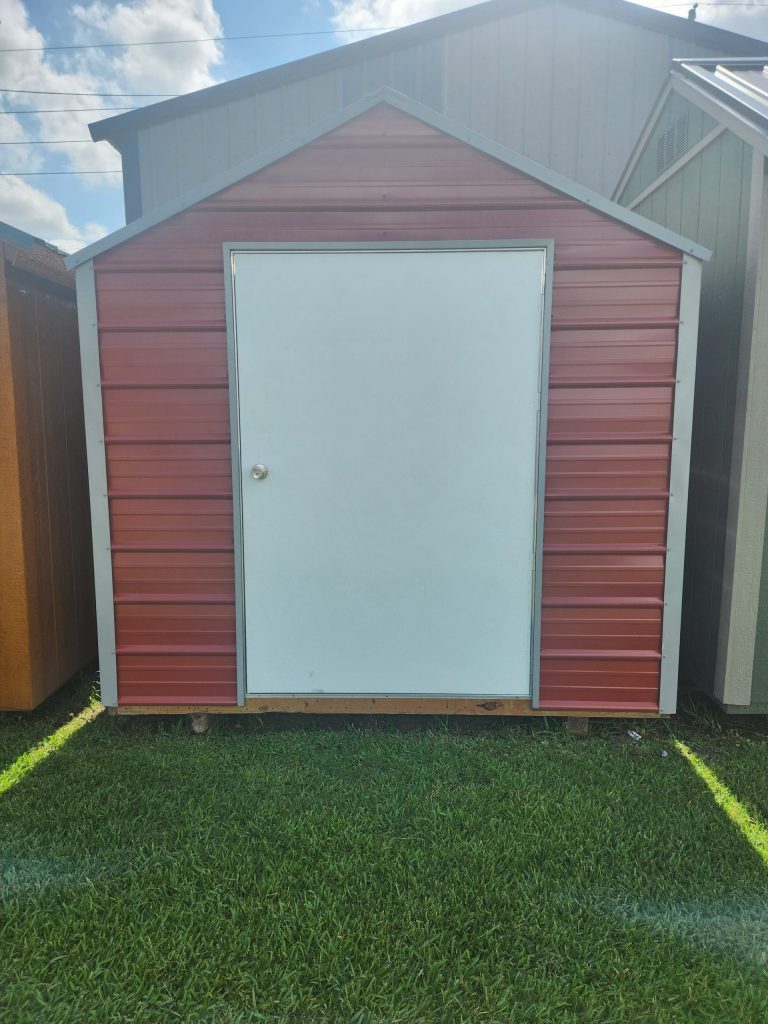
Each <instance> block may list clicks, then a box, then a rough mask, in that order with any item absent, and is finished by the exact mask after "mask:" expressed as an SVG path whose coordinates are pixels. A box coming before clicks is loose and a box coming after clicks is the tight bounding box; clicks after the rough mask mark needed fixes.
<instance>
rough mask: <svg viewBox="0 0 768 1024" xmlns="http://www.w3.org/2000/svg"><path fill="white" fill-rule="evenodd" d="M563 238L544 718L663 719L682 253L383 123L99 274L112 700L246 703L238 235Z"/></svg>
mask: <svg viewBox="0 0 768 1024" xmlns="http://www.w3.org/2000/svg"><path fill="white" fill-rule="evenodd" d="M462 238H466V239H477V238H488V239H493V238H553V239H554V240H555V278H554V292H553V323H552V347H551V375H550V391H549V403H550V405H549V422H548V459H547V480H546V501H545V510H544V512H545V529H544V551H545V556H544V576H543V591H544V596H543V610H542V652H541V653H542V661H541V704H542V706H543V707H545V708H553V709H554V708H605V709H616V710H625V711H631V710H652V709H656V708H657V707H658V691H659V672H660V660H661V622H662V609H663V586H664V560H665V543H666V537H665V534H666V514H667V494H668V480H669V461H670V446H671V424H672V411H673V399H674V367H675V353H676V341H677V318H678V304H679V290H680V272H681V263H682V259H681V255H680V253H679V252H677V251H676V250H673V249H670V248H669V247H667V246H665V245H663V244H661V243H659V242H657V241H655V240H653V239H651V238H648V237H646V236H644V235H642V234H640V233H638V232H636V231H634V230H633V229H631V228H629V227H627V226H626V225H623V224H620V223H617V222H615V221H612V220H611V219H610V218H608V217H606V216H604V215H602V214H600V213H597V212H596V211H595V210H593V209H591V208H590V207H589V206H587V205H582V204H580V203H578V202H576V201H574V200H572V199H570V198H568V197H566V196H563V195H562V194H560V193H557V192H555V191H553V190H552V189H550V188H548V187H547V186H544V185H542V184H540V183H539V182H537V181H534V180H532V179H530V178H527V177H525V176H524V175H522V174H520V173H518V172H516V171H513V170H512V169H510V168H509V167H507V166H505V165H503V164H501V163H498V162H497V161H495V160H493V159H492V158H490V157H487V156H485V155H483V154H481V153H479V152H477V151H475V150H473V149H472V148H470V147H469V146H466V145H464V144H462V143H460V142H457V141H456V140H454V139H452V138H449V137H448V136H445V135H443V134H441V133H439V132H437V131H435V130H434V129H432V128H430V127H428V126H426V125H424V124H423V123H421V122H419V121H417V120H415V119H413V118H409V117H407V116H406V115H405V114H402V113H399V112H396V111H394V110H392V109H391V108H388V107H380V108H376V109H375V110H373V111H370V112H369V113H367V114H365V115H363V116H361V117H360V118H358V119H356V120H355V121H353V122H350V123H349V124H348V125H345V126H344V127H342V128H339V129H337V130H336V131H335V132H333V133H331V134H330V135H328V136H326V137H325V138H323V139H321V140H318V141H317V142H314V143H311V144H310V145H308V146H306V147H304V149H302V150H299V151H298V152H296V153H294V154H292V155H291V156H289V157H287V158H285V159H283V160H281V161H279V162H278V163H276V164H273V165H272V166H270V167H268V168H266V169H265V170H263V171H261V172H260V173H258V174H256V175H252V176H251V177H249V178H247V179H244V180H243V181H241V182H239V183H238V184H236V185H234V186H232V187H230V188H229V189H227V190H226V191H224V192H221V193H219V194H218V195H216V196H214V197H212V198H209V199H206V200H205V201H204V202H202V203H199V204H198V205H197V206H194V207H192V208H191V209H189V210H187V211H185V212H184V213H182V214H179V215H178V216H176V217H174V218H173V219H171V220H169V221H167V222H166V223H164V224H162V225H160V226H159V227H157V228H154V229H152V230H151V231H148V232H146V233H145V234H143V235H140V236H139V237H137V238H135V239H133V240H131V241H129V242H126V243H125V244H123V245H122V246H119V247H118V248H116V249H114V250H112V251H111V252H109V253H106V254H104V255H103V256H100V257H98V258H97V260H96V278H97V296H98V310H99V324H100V346H101V359H102V371H103V382H104V391H103V394H104V412H105V424H106V428H105V429H106V433H107V438H106V440H107V459H108V475H109V490H110V498H109V500H110V513H111V524H112V539H113V546H114V551H113V570H114V579H115V594H116V597H115V601H116V624H117V643H118V686H119V700H120V702H121V703H122V704H150V703H158V704H160V703H162V704H164V703H190V702H206V703H222V704H227V703H234V701H235V699H236V696H235V658H234V652H235V647H234V590H233V539H232V520H231V516H232V502H231V481H230V461H229V459H230V449H229V418H228V404H227V403H228V399H227V389H226V377H227V370H226V331H225V323H224V292H223V267H222V254H221V245H222V243H223V242H225V241H252V242H258V241H264V242H302V241H306V242H324V241H328V242H331V241H355V240H359V241H392V240H403V241H412V240H449V239H450V240H455V239H462Z"/></svg>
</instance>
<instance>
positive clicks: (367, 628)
mask: <svg viewBox="0 0 768 1024" xmlns="http://www.w3.org/2000/svg"><path fill="white" fill-rule="evenodd" d="M233 260H234V282H235V284H234V311H235V319H236V343H237V359H238V381H239V384H238V389H239V407H240V408H239V416H240V446H241V447H240V451H241V471H242V491H243V579H244V585H243V599H244V609H245V612H244V614H245V631H244V635H245V656H246V666H247V670H246V677H247V679H246V689H247V692H248V693H265V694H267V693H296V694H428V695H436V694H438V695H441V694H447V695H462V694H466V695H473V696H474V695H489V696H502V695H503V696H526V695H528V694H529V693H530V673H531V624H532V614H533V609H532V594H533V589H532V588H533V570H534V526H535V509H536V468H537V460H538V453H537V448H538V442H537V433H538V409H539V386H540V385H539V377H540V365H541V346H542V305H543V296H542V278H543V266H544V252H543V250H540V249H529V250H499V249H496V250H494V249H490V250H450V249H448V250H427V251H391V250H368V251H362V252H361V251H354V252H352V251H344V250H341V251H323V252H316V251H301V252H296V251H291V252H251V251H244V252H238V253H236V254H235V255H234V257H233ZM257 464H258V465H263V466H266V467H267V470H268V474H267V475H266V476H265V477H263V478H262V479H254V478H253V476H252V468H253V467H254V466H255V465H257Z"/></svg>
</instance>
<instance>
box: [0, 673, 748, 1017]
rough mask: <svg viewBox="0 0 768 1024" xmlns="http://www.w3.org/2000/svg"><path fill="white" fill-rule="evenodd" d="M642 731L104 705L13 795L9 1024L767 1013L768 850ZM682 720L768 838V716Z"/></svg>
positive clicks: (4, 749) (6, 987) (63, 715)
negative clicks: (762, 851)
mask: <svg viewBox="0 0 768 1024" xmlns="http://www.w3.org/2000/svg"><path fill="white" fill-rule="evenodd" d="M87 699H88V686H87V685H85V684H81V685H80V686H75V687H74V688H70V690H69V691H68V693H66V694H65V695H64V696H63V697H60V698H58V699H57V701H54V702H53V703H52V704H51V705H50V707H48V708H45V709H43V711H42V712H38V713H37V714H36V715H33V716H28V717H26V718H24V719H23V723H22V726H21V735H22V737H23V743H21V744H20V742H19V736H20V732H19V717H18V716H13V715H8V716H0V772H1V771H2V767H3V766H7V765H8V764H10V763H11V762H13V761H14V760H15V759H16V758H17V757H18V756H19V754H20V753H21V750H22V749H26V748H27V747H29V746H30V745H34V743H36V742H38V741H39V740H40V739H42V738H43V737H44V736H45V735H47V734H48V733H49V732H50V731H51V730H53V729H55V728H56V727H57V726H58V725H60V724H62V723H63V722H65V721H66V720H67V717H68V715H70V714H71V713H72V711H73V710H77V709H79V708H81V707H83V706H84V704H85V703H86V702H87ZM637 727H638V729H639V730H640V731H641V732H642V733H643V739H642V741H640V742H639V743H635V742H633V741H632V740H629V739H628V738H627V737H626V735H625V732H626V723H624V724H622V725H619V724H616V723H608V724H603V725H598V726H597V727H596V728H593V733H592V735H590V737H589V738H588V739H586V740H574V739H569V738H567V737H565V736H564V735H563V732H562V726H561V725H560V724H557V723H553V722H549V723H548V722H547V721H538V722H536V721H534V722H532V723H531V722H516V721H509V722H504V721H501V722H499V721H496V722H487V721H486V722H483V723H479V724H478V723H474V724H472V723H470V724H469V725H468V724H466V723H461V722H456V721H453V722H447V723H446V722H445V721H433V722H431V723H430V725H429V728H427V729H426V730H422V731H418V732H404V731H400V730H398V729H397V728H396V727H395V726H394V725H393V724H392V723H391V722H381V721H379V722H377V721H371V720H369V722H368V725H367V726H366V727H360V726H359V725H358V726H350V725H348V724H347V725H346V726H344V727H343V728H339V727H334V726H333V724H332V723H328V721H327V720H325V721H318V722H309V723H307V722H306V721H305V722H303V723H302V722H299V723H293V724H291V725H287V724H286V722H285V721H284V720H278V721H276V722H273V723H269V722H267V721H264V722H261V723H260V722H259V721H258V720H255V719H245V720H243V719H234V718H231V719H226V720H222V721H221V722H218V723H216V726H215V728H214V730H213V731H212V732H211V733H210V734H209V735H207V736H204V737H197V736H191V735H189V734H188V733H187V732H186V731H185V729H184V728H183V726H182V725H180V724H179V723H174V722H173V721H170V720H160V721H159V720H147V719H145V720H141V721H133V720H129V721H125V720H122V721H115V720H114V719H108V718H107V716H106V715H101V716H99V717H97V718H96V719H95V720H94V721H92V722H90V723H88V724H86V725H84V726H83V728H82V729H80V730H79V731H77V732H76V733H74V734H73V735H72V736H71V738H69V739H68V741H67V742H65V743H63V744H62V745H61V746H60V748H59V749H58V750H56V751H55V752H53V753H51V754H50V756H48V757H47V758H45V759H43V760H41V761H40V762H39V763H38V764H36V765H34V766H33V767H30V768H29V770H28V771H26V774H24V773H20V774H19V773H18V772H17V774H16V775H15V776H14V778H13V784H11V785H9V786H8V787H7V788H6V790H5V792H2V793H0V899H1V908H0V1020H2V1021H3V1022H7V1024H27V1022H29V1024H31V1022H34V1024H40V1022H43V1024H63V1022H67V1024H69V1022H73V1024H74V1022H78V1024H81V1022H82V1024H87V1022H98V1024H113V1022H136V1024H138V1022H141V1024H165V1022H166V1021H168V1022H173V1021H182V1022H184V1024H197V1022H200V1024H202V1022H206V1024H235V1022H274V1024H281V1022H302V1024H315V1022H318V1024H319V1022H333V1024H374V1022H376V1024H396V1022H401V1024H416V1022H419V1024H421V1022H423V1024H463V1022H467V1024H468V1022H478V1024H479V1022H483V1024H515V1022H534V1021H536V1022H540V1024H561V1022H562V1024H565V1022H569V1024H570V1022H572V1024H583V1022H597V1021H600V1022H605V1024H609V1022H610V1024H614V1022H615V1024H618V1022H635V1024H636V1022H644V1021H654V1022H656V1021H658V1022H688V1021H690V1022H700V1021H713V1022H715V1021H716V1022H718V1024H721V1022H722V1024H731V1022H733V1024H750V1022H755V1024H757V1022H760V1024H765V1022H766V1021H768V972H767V971H766V957H767V956H768V863H767V862H766V860H765V859H763V858H762V857H761V856H760V855H759V852H757V851H756V850H755V848H754V846H753V845H750V842H748V841H747V839H746V838H745V836H744V834H743V833H742V832H741V831H740V830H739V828H738V827H737V825H735V824H734V823H733V822H732V821H731V820H730V819H729V817H728V816H727V815H726V814H725V812H724V811H723V810H722V809H721V808H720V807H719V806H718V804H717V802H716V800H715V799H714V797H713V795H712V793H711V792H710V790H709V789H708V788H707V786H706V785H705V783H704V781H702V779H701V778H700V777H699V776H698V775H697V774H696V772H695V771H694V769H693V768H692V766H691V764H690V763H689V762H688V761H687V760H686V759H685V758H684V757H683V756H682V755H681V754H680V753H679V752H678V749H677V748H676V747H675V745H674V736H673V735H671V734H670V729H669V728H668V726H667V725H665V724H664V723H653V724H648V723H638V726H637ZM673 728H674V731H675V733H676V735H678V736H679V737H680V738H681V739H683V740H684V741H685V743H686V744H687V745H688V747H690V748H691V749H692V750H693V751H695V752H696V753H697V754H699V755H700V756H701V759H702V760H703V761H704V762H706V765H707V766H708V767H709V768H710V769H711V770H712V771H713V772H714V773H715V774H716V775H717V777H718V779H719V780H720V781H721V782H722V783H723V784H724V785H726V786H728V787H729V789H730V790H731V792H732V794H733V796H734V797H735V798H736V799H737V800H739V801H742V802H743V805H744V807H745V809H746V810H745V813H747V814H751V815H752V816H753V819H754V820H753V821H752V823H751V825H752V831H753V838H754V834H757V835H758V836H760V835H764V834H765V833H764V829H765V827H766V819H765V815H766V813H767V812H768V789H767V784H766V767H768V742H767V740H768V736H765V735H763V736H761V735H760V733H759V729H760V728H762V730H763V732H764V733H766V732H768V730H766V728H765V727H764V725H760V726H759V727H758V730H757V731H754V727H752V732H751V733H750V732H748V731H746V730H748V729H749V728H750V724H749V723H744V730H745V731H744V732H743V733H742V732H741V730H740V732H739V733H734V732H732V731H731V732H729V733H727V734H725V733H720V732H717V731H711V730H707V729H706V728H704V727H702V725H701V723H695V722H689V723H688V724H685V723H683V724H675V725H674V726H673ZM20 746H21V749H20ZM662 751H667V752H668V756H666V757H664V756H662ZM1 778H2V776H1V775H0V779H1ZM761 816H763V817H761Z"/></svg>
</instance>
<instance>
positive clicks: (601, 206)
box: [66, 86, 712, 269]
mask: <svg viewBox="0 0 768 1024" xmlns="http://www.w3.org/2000/svg"><path fill="white" fill-rule="evenodd" d="M380 103H388V104H389V105H390V106H392V107H394V108H395V109H397V110H400V111H402V113H404V114H409V115H410V116H411V117H415V118H417V119H418V120H420V121H423V122H424V123H425V124H428V125H430V127H432V128H435V129H436V130H437V131H441V132H444V133H445V134H446V135H450V136H452V137H453V138H455V139H457V140H458V141H459V142H464V143H466V144H467V145H469V146H472V147H473V148H474V149H477V150H479V151H480V152H482V153H485V154H486V155H487V156H491V157H493V158H494V159H495V160H499V161H500V162H501V163H504V164H507V166H509V167H513V168H514V169H515V170H518V171H520V172H521V174H527V175H528V176H529V177H531V178H535V179H536V180H538V181H541V182H542V183H543V184H544V185H549V186H550V188H553V189H555V190H556V191H557V192H562V193H563V194H564V195H568V196H570V197H571V198H572V199H576V200H577V201H578V202H582V203H585V204H586V205H588V206H591V207H592V208H593V209H595V210H598V211H599V212H600V213H604V214H605V215H606V216H608V217H611V218H613V220H617V221H620V222H622V223H624V224H627V225H628V226H629V227H632V228H635V229H636V230H638V231H640V232H642V233H643V234H645V235H649V236H651V237H652V238H656V239H657V240H658V241H660V242H664V243H665V244H667V245H670V246H672V247H673V248H675V249H679V250H681V251H682V252H687V253H689V254H690V255H691V256H695V257H696V258H697V259H700V260H708V259H709V258H710V257H711V255H712V253H711V252H710V250H709V249H705V248H704V247H703V246H701V245H698V244H697V243H696V242H692V241H691V240H690V239H688V238H683V237H682V235H678V234H676V233H675V232H674V231H669V230H667V229H666V228H662V227H661V226H660V225H658V224H655V223H653V221H650V220H647V219H646V218H645V217H641V216H639V215H638V214H636V213H633V212H632V211H631V210H627V209H625V208H624V207H623V206H619V205H618V204H617V203H614V202H613V201H612V200H610V199H606V198H605V196H601V195H598V194H597V193H596V192H592V191H591V189H588V188H585V187H584V186H582V185H578V184H577V183H576V182H573V181H569V180H568V179H567V178H564V177H562V176H561V175H560V174H557V173H556V172H554V171H550V170H549V169H548V168H547V167H544V166H543V165H542V164H537V163H536V162H535V161H533V160H530V159H528V157H524V156H522V155H520V154H519V153H515V152H514V151H512V150H510V149H507V148H506V147H504V146H501V145H499V144H498V143H496V142H493V141H492V140H491V139H488V138H486V137H485V136H484V135H480V134H479V133H478V132H475V131H472V130H471V129H469V128H466V127H464V126H463V125H461V124H458V123H457V122H455V121H452V120H450V119H449V118H447V117H445V116H444V115H442V114H438V113H437V112H436V111H434V110H431V109H430V108H429V107H426V106H424V104H422V103H419V102H417V101H416V100H412V99H410V98H409V97H407V96H404V95H403V94H402V93H399V92H396V91H395V90H394V89H391V88H390V87H388V86H385V87H384V88H382V89H378V90H376V91H375V92H373V93H370V94H369V95H367V96H364V97H362V98H361V99H359V100H356V101H355V102H354V103H351V104H349V105H348V106H346V107H344V108H343V109H342V110H340V111H338V112H337V113H336V114H333V115H332V116H331V117H328V118H325V119H323V120H322V121H319V122H318V123H317V124H315V125H314V126H313V128H312V129H311V130H310V131H308V132H302V133H301V134H299V135H294V136H292V137H291V138H290V139H288V140H287V141H286V142H284V143H281V144H280V145H279V146H273V147H272V148H270V149H269V150H266V151H265V152H263V153H260V154H258V155H257V156H256V157H252V158H250V159H249V160H246V161H243V162H242V163H240V164H237V165H236V166H235V167H233V168H230V169H229V170H228V171H226V172H225V173H224V174H222V175H219V176H217V177H216V178H213V179H211V181H209V182H206V184H205V185H204V186H203V187H201V188H197V189H193V190H191V191H189V192H186V193H185V194H184V195H183V196H180V197H179V198H178V199H176V200H174V201H173V202H172V203H167V204H166V205H165V206H163V207H161V208H159V209H157V210H154V211H153V212H152V213H150V214H147V215H146V216H144V217H140V218H139V219H138V220H134V221H131V223H130V224H127V225H126V226H125V227H123V228H119V229H118V230H117V231H114V232H113V233H112V234H110V235H106V236H105V237H104V238H102V239H100V240H99V241H97V242H93V243H92V244H91V245H88V246H86V247H85V248H84V249H81V250H80V251H79V252H77V253H73V254H72V255H71V256H69V257H68V258H67V260H66V265H67V267H69V268H70V269H73V268H74V267H77V266H79V265H80V264H81V263H84V262H85V261H86V260H90V259H93V258H94V257H95V256H99V255H101V254H102V253H104V252H107V251H108V250H109V249H113V248H114V247H115V246H117V245H120V244H121V243H122V242H127V241H128V240H129V239H131V238H135V237H136V236H137V235H140V234H142V233H143V232H144V231H148V230H149V229H150V228H153V227H156V226H157V225H158V224H162V223H163V221H166V220H168V219H169V218H170V217H173V216H175V215H176V214H178V213H182V212H183V211H184V210H187V209H189V208H190V207H191V206H194V205H195V203H199V202H202V200H204V199H207V198H208V197H209V196H212V195H215V194H216V193H217V192H221V191H222V189H225V188H228V187H229V186H230V185H234V184H236V182H238V181H242V179H243V178H246V177H248V176H249V175H251V174H255V173H256V172H257V171H260V170H262V169H263V168H264V167H268V166H269V165H270V164H273V163H275V161H277V160H281V159H282V158H283V157H286V156H288V155H289V154H291V153H294V152H295V151H296V150H298V149H301V148H302V146H306V145H308V144H309V143H310V142H314V141H315V140H316V139H319V138H321V137H322V136H323V135H327V134H328V132H331V131H333V130H334V129H335V128H339V127H341V125H343V124H346V123H347V122H348V121H351V120H352V119H353V118H355V117H358V116H359V115H360V114H364V113H365V112H366V111H368V110H370V109H371V108H373V107H375V106H378V105H379V104H380Z"/></svg>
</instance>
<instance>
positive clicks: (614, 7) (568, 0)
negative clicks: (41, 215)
mask: <svg viewBox="0 0 768 1024" xmlns="http://www.w3.org/2000/svg"><path fill="white" fill-rule="evenodd" d="M555 2H557V3H561V4H568V5H571V6H575V7H580V8H582V9H584V10H588V11H592V12H594V13H596V14H602V15H604V16H605V17H609V18H614V19H618V20H620V21H626V22H631V23H632V24H635V25H638V26H640V27H644V28H647V29H651V30H655V31H658V32H662V33H664V34H665V35H669V36H675V37H677V38H679V39H683V40H685V41H686V42H688V43H690V44H691V50H692V51H693V50H694V48H695V47H696V46H706V47H708V48H709V49H710V51H712V50H715V51H717V50H722V52H723V53H728V54H736V55H750V56H754V55H756V54H757V53H760V52H762V51H763V50H765V49H766V44H765V43H764V42H762V41H760V40H757V39H753V38H751V37H750V36H744V35H740V34H738V33H736V32H728V31H725V30H723V29H719V28H714V27H713V26H711V25H705V24H702V23H700V22H697V21H690V20H688V19H686V18H681V17H678V16H676V15H673V14H665V13H663V12H662V11H657V10H652V9H651V8H648V7H641V6H639V5H638V4H636V3H630V2H627V0H488V2H486V3H481V4H476V5H474V6H472V7H465V8H462V9H460V10H458V11H453V12H451V13H449V14H443V15H440V16H439V17H436V18H429V19H428V20H426V21H420V22H417V23H416V24H415V25H408V26H407V27H405V28H400V29H395V30H393V31H391V32H385V33H382V34H381V35H377V36H371V37H370V38H368V39H363V40H360V41H359V42H356V43H348V44H347V45H345V46H339V47H335V48H334V49H332V50H326V51H324V52H322V53H318V54H314V55H313V56H311V57H304V58H302V59H301V60H295V61H291V62H289V63H287V64H281V65H279V66H278V67H274V68H268V69H267V70H265V71H259V72H256V73H255V74H252V75H245V76H243V77H241V78H236V79H234V80H233V81H229V82H222V83H220V84H219V85H212V86H210V87H209V88H207V89H199V90H198V91H196V92H192V93H188V94H186V95H184V96H177V97H175V98H174V99H169V100H163V101H161V102H160V103H151V104H149V105H148V106H146V107H141V108H140V109H138V110H132V111H129V112H128V113H125V114H118V115H116V116H114V117H108V118H105V119H104V120H102V121H97V122H95V123H94V124H92V125H91V126H90V131H91V136H92V138H93V139H94V141H96V142H98V141H101V140H102V139H106V140H108V141H110V142H112V143H113V144H115V145H116V146H117V147H118V148H119V141H120V139H121V137H123V136H125V135H130V134H132V133H133V132H135V131H137V130H139V129H140V128H145V127H147V126H148V125H151V124H159V123H161V122H163V121H168V120H172V119H173V118H176V117H181V116H183V115H185V114H189V113H192V112H193V111H197V110H203V109H206V108H208V107H215V106H217V105H219V104H222V103H228V102H230V101H232V100H235V99H240V98H242V97H244V96H250V95H253V94H254V93H258V92H262V91H264V90H267V89H273V88H275V87H276V86H279V85H285V84H286V83H288V82H293V81H297V80H299V79H302V78H307V77H309V76H311V75H316V74H320V73H321V72H324V71H329V70H331V69H333V68H338V67H343V66H346V65H349V64H354V63H357V62H358V61H363V60H369V59H371V58H372V57H375V56H379V55H381V54H385V53H389V52H391V51H393V50H398V49H400V48H401V47H405V46H413V45H415V44H417V43H419V42H422V41H426V40H429V39H434V38H437V37H439V36H442V35H445V34H447V33H449V32H455V31H457V30H459V29H461V28H463V27H465V26H467V25H473V24H481V23H483V22H487V21H493V20H494V19H496V18H500V17H503V16H505V15H510V14H516V13H519V12H522V11H524V10H526V9H528V8H531V7H541V6H545V5H547V4H551V3H555Z"/></svg>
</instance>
